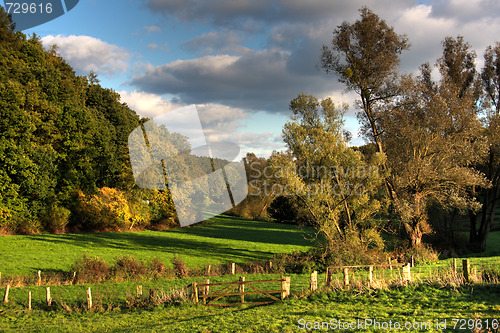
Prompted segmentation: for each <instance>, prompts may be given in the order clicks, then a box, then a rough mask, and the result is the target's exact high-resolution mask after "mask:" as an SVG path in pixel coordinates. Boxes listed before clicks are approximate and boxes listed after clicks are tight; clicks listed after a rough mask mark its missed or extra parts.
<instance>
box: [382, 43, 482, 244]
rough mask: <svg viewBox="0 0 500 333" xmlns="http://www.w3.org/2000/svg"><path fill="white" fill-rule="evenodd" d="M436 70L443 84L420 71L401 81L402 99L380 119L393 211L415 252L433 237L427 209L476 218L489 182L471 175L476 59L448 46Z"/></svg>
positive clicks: (476, 150)
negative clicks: (479, 195) (478, 193)
mask: <svg viewBox="0 0 500 333" xmlns="http://www.w3.org/2000/svg"><path fill="white" fill-rule="evenodd" d="M443 46H444V50H443V56H442V57H441V58H440V59H439V60H438V62H437V65H438V68H439V71H440V73H441V80H440V81H439V82H433V81H432V79H431V75H430V72H431V68H430V66H429V65H428V64H426V65H424V66H422V68H421V69H422V70H421V75H420V77H419V78H418V79H415V78H413V77H412V76H407V77H404V78H403V79H402V80H401V84H400V86H401V89H402V91H403V92H404V94H402V96H401V97H400V98H399V99H398V100H397V101H395V102H394V103H393V104H392V108H390V109H387V110H386V112H385V113H384V120H383V128H384V135H383V141H384V144H385V146H386V147H387V150H386V152H387V158H388V166H389V167H390V168H391V172H392V175H393V180H394V183H393V184H394V186H395V190H396V192H397V194H398V197H397V199H396V201H395V204H396V205H395V206H396V207H397V210H398V212H399V214H400V217H401V221H402V223H403V225H404V227H405V230H406V233H407V235H408V237H409V239H410V240H411V243H412V245H413V246H414V247H419V246H420V245H421V242H422V237H423V235H425V234H428V233H430V232H431V231H432V229H431V226H430V224H429V223H428V209H429V207H430V206H431V205H438V206H440V207H441V208H443V209H460V210H462V211H464V212H465V211H466V210H467V209H471V210H476V209H478V208H479V206H480V204H479V203H478V202H477V201H476V200H475V198H474V197H472V196H470V189H471V188H473V187H474V186H487V184H488V182H487V180H486V179H485V178H484V177H483V176H482V175H481V174H480V173H479V172H478V171H477V170H476V169H475V168H474V166H475V165H476V163H478V162H479V161H480V160H481V158H482V157H483V156H484V153H485V152H486V142H485V140H483V137H482V131H481V123H480V121H479V118H478V103H477V101H478V97H479V89H478V85H477V80H476V74H475V69H474V68H475V66H474V53H473V52H472V51H470V49H469V45H468V44H466V43H464V41H463V39H462V38H461V37H459V38H457V39H453V38H446V39H445V41H444V42H443Z"/></svg>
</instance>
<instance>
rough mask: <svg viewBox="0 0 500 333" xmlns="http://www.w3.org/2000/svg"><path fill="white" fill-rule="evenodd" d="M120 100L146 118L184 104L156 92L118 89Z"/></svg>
mask: <svg viewBox="0 0 500 333" xmlns="http://www.w3.org/2000/svg"><path fill="white" fill-rule="evenodd" d="M119 94H120V97H121V101H122V102H124V103H127V105H128V106H129V107H130V108H131V109H132V110H134V111H135V112H136V113H137V114H139V115H140V116H142V117H146V118H154V117H156V116H158V115H160V114H163V113H166V112H169V111H173V110H176V109H178V108H181V107H183V106H185V104H182V103H179V102H175V101H173V100H172V99H166V98H163V97H161V96H159V95H156V94H149V93H145V92H139V91H137V90H134V91H132V92H127V91H120V92H119Z"/></svg>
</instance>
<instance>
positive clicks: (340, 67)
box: [321, 7, 409, 197]
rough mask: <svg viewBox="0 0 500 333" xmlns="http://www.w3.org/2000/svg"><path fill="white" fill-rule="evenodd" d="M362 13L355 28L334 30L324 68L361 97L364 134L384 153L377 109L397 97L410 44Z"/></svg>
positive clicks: (347, 25)
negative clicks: (402, 61)
mask: <svg viewBox="0 0 500 333" xmlns="http://www.w3.org/2000/svg"><path fill="white" fill-rule="evenodd" d="M359 12H360V14H361V19H359V20H357V21H356V22H354V23H352V24H351V23H348V22H344V23H342V25H340V26H338V27H337V29H335V31H334V32H333V39H332V42H331V48H329V47H328V46H327V45H324V46H323V51H322V55H321V67H322V68H323V69H324V70H325V71H326V72H327V73H335V74H337V75H338V76H339V81H340V82H342V83H344V84H345V85H346V86H347V89H348V90H351V91H355V92H356V93H357V94H358V96H359V97H360V104H359V106H360V107H361V109H362V112H361V113H359V118H360V120H361V121H362V125H363V130H364V133H365V135H366V137H367V138H369V139H370V140H371V141H373V142H375V144H376V145H377V151H378V152H380V153H383V152H384V147H383V145H382V140H381V134H382V129H381V128H380V114H379V111H378V108H377V106H378V105H380V104H381V103H384V102H386V101H388V100H390V99H391V98H393V97H395V96H396V95H397V89H396V88H397V87H396V86H395V85H394V84H393V83H394V82H395V81H396V80H395V79H396V78H397V68H398V66H399V55H400V54H401V52H402V51H404V50H407V49H408V48H409V43H408V39H407V38H406V36H405V35H398V34H397V33H396V32H394V29H393V28H392V27H390V26H388V25H387V23H386V22H385V21H384V20H381V19H380V18H379V16H378V15H376V14H375V13H373V12H372V11H371V10H370V9H368V8H366V7H363V8H361V9H360V10H359ZM386 183H387V184H386V185H387V189H388V192H389V195H390V196H391V197H394V195H395V193H394V191H393V189H392V186H391V183H390V181H389V180H387V181H386Z"/></svg>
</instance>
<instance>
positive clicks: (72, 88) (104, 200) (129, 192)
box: [0, 8, 175, 233]
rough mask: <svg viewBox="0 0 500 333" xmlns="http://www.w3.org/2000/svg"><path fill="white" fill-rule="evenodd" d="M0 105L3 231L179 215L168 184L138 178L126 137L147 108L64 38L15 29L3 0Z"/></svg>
mask: <svg viewBox="0 0 500 333" xmlns="http://www.w3.org/2000/svg"><path fill="white" fill-rule="evenodd" d="M0 114H1V116H0V133H1V136H0V156H1V158H0V228H1V229H2V231H3V232H5V233H31V232H39V231H44V230H47V231H52V232H64V231H69V230H73V231H77V230H81V231H86V230H120V229H126V228H131V227H134V226H137V227H144V226H153V227H154V224H155V222H157V223H156V224H157V225H156V226H157V227H161V226H160V224H164V225H171V224H173V223H175V221H174V219H173V217H174V214H175V212H174V211H173V205H172V203H171V199H170V195H169V194H168V193H165V191H149V192H141V190H140V189H137V188H136V187H135V184H134V179H133V176H132V172H131V168H130V161H129V156H128V147H127V138H128V135H129V134H130V132H131V131H132V130H133V129H134V128H136V127H137V126H139V124H140V121H141V120H140V117H139V116H137V115H136V114H135V112H134V111H133V110H131V109H130V108H128V107H127V105H125V104H123V103H121V102H120V96H119V94H118V93H116V92H114V91H113V90H111V89H106V88H103V87H101V86H100V85H99V81H98V79H97V77H96V75H94V74H93V73H91V74H89V76H88V77H83V76H77V75H75V72H74V70H73V69H72V68H71V67H70V66H69V65H68V64H67V63H66V62H65V61H64V59H62V58H61V57H60V56H59V55H58V54H57V48H56V47H54V48H52V49H51V50H49V51H45V50H44V49H43V47H42V44H41V42H40V40H39V39H38V38H37V36H32V37H30V38H27V37H26V36H25V35H24V34H23V33H21V32H16V33H14V32H13V25H12V23H11V21H10V19H9V17H8V16H7V14H6V13H5V11H4V10H3V8H0ZM146 200H149V201H150V204H149V205H146V203H145V202H146Z"/></svg>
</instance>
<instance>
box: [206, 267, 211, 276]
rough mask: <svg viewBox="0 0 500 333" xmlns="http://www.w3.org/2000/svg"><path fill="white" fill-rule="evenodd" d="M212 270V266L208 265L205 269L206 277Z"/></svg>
mask: <svg viewBox="0 0 500 333" xmlns="http://www.w3.org/2000/svg"><path fill="white" fill-rule="evenodd" d="M211 270H212V265H208V267H207V276H210V271H211Z"/></svg>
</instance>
